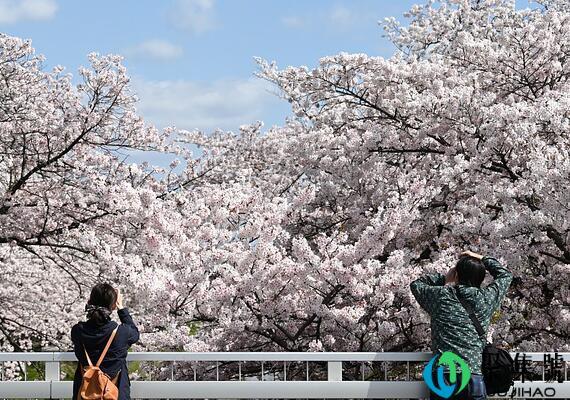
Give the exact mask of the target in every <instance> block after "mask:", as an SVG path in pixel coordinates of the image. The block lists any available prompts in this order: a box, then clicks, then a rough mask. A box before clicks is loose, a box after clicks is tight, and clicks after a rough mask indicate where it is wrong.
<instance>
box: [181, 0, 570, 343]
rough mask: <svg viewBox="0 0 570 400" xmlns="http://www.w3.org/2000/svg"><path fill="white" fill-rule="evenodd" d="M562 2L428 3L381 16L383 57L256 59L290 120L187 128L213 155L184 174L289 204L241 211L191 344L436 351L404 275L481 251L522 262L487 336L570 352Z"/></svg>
mask: <svg viewBox="0 0 570 400" xmlns="http://www.w3.org/2000/svg"><path fill="white" fill-rule="evenodd" d="M568 11H569V10H568V8H567V7H566V6H565V2H555V1H553V2H548V3H545V2H542V3H539V4H538V5H537V7H536V8H534V9H526V10H516V9H515V5H514V2H511V1H442V2H439V3H437V4H436V3H434V2H429V3H428V4H426V5H425V6H416V7H414V8H413V9H412V10H411V11H410V12H409V13H408V17H409V18H410V23H409V26H407V27H402V26H400V25H399V24H398V23H397V22H396V21H395V20H394V19H388V20H387V21H386V24H385V29H386V30H387V33H388V35H389V36H390V37H391V39H392V41H393V42H394V44H395V45H396V46H397V47H398V49H399V50H398V52H397V53H396V54H395V55H394V56H393V57H391V58H390V59H384V58H381V57H373V56H369V55H366V54H344V53H342V54H339V55H336V56H331V57H325V58H323V59H321V60H320V64H319V66H318V67H317V68H314V69H309V68H306V67H301V68H294V67H289V68H286V69H284V70H279V69H278V68H277V67H276V66H275V65H274V64H272V63H268V62H266V61H264V60H259V64H260V69H261V70H260V73H259V75H260V76H261V77H263V78H265V79H268V80H269V81H271V82H273V83H275V84H276V85H277V86H278V87H279V89H280V90H281V93H282V96H283V97H284V98H285V99H286V100H288V101H289V102H290V103H291V106H292V111H293V116H292V118H291V119H290V121H289V122H288V124H287V125H286V126H284V127H277V128H272V129H270V130H269V131H267V132H265V133H262V132H261V130H260V126H250V127H244V129H243V131H242V132H241V134H240V135H235V134H233V133H227V134H221V133H218V134H214V135H201V134H199V133H196V132H188V133H186V134H183V135H182V136H183V137H184V136H185V138H186V139H183V140H185V141H187V142H190V143H195V144H199V145H201V146H203V147H204V148H206V149H208V151H207V152H206V156H205V157H204V159H203V160H201V164H202V167H201V169H200V170H199V171H196V170H195V169H194V167H193V168H192V169H191V170H190V172H189V173H187V174H188V177H184V178H183V179H185V180H186V181H191V182H192V183H191V184H190V186H191V187H192V188H193V190H195V189H196V188H198V187H200V186H202V185H212V186H216V185H219V184H221V183H224V184H229V183H233V182H236V183H237V182H246V183H247V184H249V185H250V186H251V187H253V188H255V189H256V191H258V192H259V194H258V196H260V197H262V198H261V199H260V197H258V199H259V200H258V201H259V202H260V203H259V204H267V203H269V202H272V203H278V204H281V208H280V210H281V214H278V210H271V211H269V212H260V211H259V210H257V209H255V208H254V209H249V211H247V210H244V211H243V216H240V217H239V218H237V217H234V218H233V221H241V222H239V223H238V225H239V224H241V228H239V229H238V232H239V236H240V237H241V238H242V239H244V238H245V239H249V243H248V241H246V242H245V243H244V242H242V251H243V252H245V253H244V254H243V256H239V257H237V259H236V255H237V254H239V252H238V250H236V249H232V250H231V251H230V252H228V253H226V256H225V257H223V258H222V259H223V261H224V264H223V265H224V267H223V270H221V271H217V272H216V273H215V274H214V277H213V278H212V276H210V279H212V281H211V283H210V290H209V291H208V292H207V293H200V295H199V296H196V300H197V302H199V303H200V302H206V304H207V306H206V307H204V308H200V311H199V312H198V313H196V311H194V312H193V313H192V314H193V315H194V318H195V320H198V321H201V322H203V324H204V325H203V326H204V330H203V331H201V332H200V333H199V334H198V335H197V338H200V337H204V338H205V339H204V342H205V343H209V344H215V346H214V347H212V348H221V349H272V350H321V349H322V350H328V351H340V350H354V351H360V350H385V351H401V350H417V349H426V348H428V343H429V334H428V332H429V331H428V330H427V329H426V328H427V323H428V321H427V319H426V316H425V314H424V313H422V312H421V311H420V310H419V308H418V305H417V304H416V302H415V301H414V300H413V299H412V297H411V295H410V293H409V289H408V287H409V286H408V285H409V283H410V281H411V280H412V279H415V278H416V277H417V275H418V274H420V273H423V272H426V271H440V272H445V271H446V270H447V269H448V268H449V267H451V266H452V265H454V263H455V262H456V260H457V254H458V253H459V252H460V251H462V250H464V249H465V248H471V249H472V250H477V251H479V252H482V253H486V254H492V255H494V256H496V257H498V258H499V259H500V260H502V261H503V263H505V265H506V266H507V267H508V268H510V269H511V270H513V271H514V273H515V279H514V281H513V284H512V286H511V289H510V291H509V295H508V298H507V299H506V300H505V303H504V305H503V308H502V309H501V310H500V312H498V313H496V314H495V317H494V318H493V322H494V323H493V325H492V327H491V330H490V334H489V336H490V339H493V340H495V341H497V342H498V343H500V344H502V345H504V346H506V347H507V348H512V349H517V350H523V351H532V350H534V351H540V350H544V349H558V350H567V349H568V338H569V334H570V331H569V323H570V319H569V317H570V314H569V311H568V310H569V309H568V305H569V302H570V291H569V286H568V281H569V280H568V278H569V274H570V267H569V264H570V257H569V255H570V247H569V232H570V231H569V228H570V226H569V225H568V215H569V214H568V210H569V204H570V201H569V200H570V199H569V196H568V191H566V190H565V188H566V186H567V185H568V180H569V176H570V164H569V161H568V160H569V158H568V148H569V146H568V145H569V142H568V128H569V120H568V111H567V110H568V93H569V91H568V81H567V79H568V68H567V66H566V64H565V63H566V62H567V61H566V60H567V55H568V51H569V49H568V48H567V46H566V44H567V43H568V35H569V32H568V29H569V28H568V26H569V25H568V19H569V17H570V14H569V13H568ZM263 197H264V198H263ZM234 200H235V199H232V200H231V201H230V200H229V199H228V202H227V203H225V204H226V205H227V207H229V208H230V209H232V206H231V203H232V201H234ZM248 204H252V205H253V204H256V203H255V202H254V201H253V200H252V201H251V203H248ZM278 221H280V222H279V223H278ZM254 227H255V229H254ZM281 230H282V231H281ZM267 232H272V233H273V234H272V235H271V236H270V237H269V238H268V237H267V235H268V233H267ZM244 235H245V236H244ZM260 247H261V249H260ZM216 251H219V250H216ZM260 251H263V253H262V255H263V257H260V256H261V254H260V253H259V252H260ZM201 254H204V253H201ZM206 254H208V253H206ZM232 260H233V261H232ZM245 260H247V261H245ZM211 263H212V264H216V262H215V261H214V260H212V262H211ZM244 263H245V265H244ZM208 264H209V265H212V264H210V263H208ZM247 268H249V270H248V269H247ZM219 285H222V286H221V287H223V288H224V290H222V289H221V287H220V286H219ZM228 291H229V293H228ZM196 310H198V308H196ZM207 332H213V336H208V333H207ZM202 335H205V336H202ZM214 338H215V339H214ZM192 340H198V339H196V338H194V339H192Z"/></svg>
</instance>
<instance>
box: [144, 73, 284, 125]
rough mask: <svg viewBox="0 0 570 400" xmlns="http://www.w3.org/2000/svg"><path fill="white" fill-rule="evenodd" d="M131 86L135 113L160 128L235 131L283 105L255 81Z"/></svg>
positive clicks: (161, 83) (265, 83) (260, 81)
mask: <svg viewBox="0 0 570 400" xmlns="http://www.w3.org/2000/svg"><path fill="white" fill-rule="evenodd" d="M133 84H134V89H135V91H136V93H137V96H138V98H139V103H138V107H137V108H138V111H139V112H140V114H141V115H142V116H143V117H144V118H145V119H146V120H148V121H149V122H152V123H154V124H155V125H157V126H158V127H160V128H163V127H166V126H171V125H173V126H176V127H177V128H179V129H187V130H193V129H200V130H202V131H205V132H211V131H213V130H215V129H216V128H221V129H225V130H237V128H238V127H239V126H240V125H242V124H248V123H252V122H255V121H256V120H258V119H263V118H264V117H265V116H267V115H268V114H270V113H271V111H272V110H273V109H275V108H276V107H279V106H281V105H282V102H283V101H282V100H281V99H279V98H278V97H277V96H276V95H275V94H273V93H272V92H271V90H274V89H273V87H272V86H271V85H270V84H269V83H268V82H266V81H264V80H262V79H259V78H250V79H241V80H228V79H223V80H218V81H214V82H212V83H201V82H194V81H187V80H178V81H145V80H137V79H135V80H134V81H133Z"/></svg>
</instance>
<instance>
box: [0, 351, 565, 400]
mask: <svg viewBox="0 0 570 400" xmlns="http://www.w3.org/2000/svg"><path fill="white" fill-rule="evenodd" d="M520 354H521V355H522V354H523V353H520ZM524 354H525V355H526V357H527V359H528V360H530V362H531V363H532V364H534V365H537V366H538V367H539V368H542V380H538V381H537V380H533V381H529V380H528V379H527V380H525V381H524V382H522V381H520V380H519V381H516V382H515V386H514V388H513V391H514V396H513V398H558V399H561V398H566V399H570V382H568V380H567V379H568V363H569V362H570V353H557V355H558V357H559V360H560V359H561V360H562V364H563V374H564V382H562V383H559V382H549V381H545V380H544V378H545V370H546V368H547V367H548V365H547V363H544V362H543V361H544V359H545V355H547V354H550V355H551V356H552V358H554V356H555V353H553V352H552V353H524ZM511 355H512V356H513V358H514V357H515V355H516V353H511ZM431 357H432V354H431V353H389V352H385V353H384V352H382V353H364V352H362V353H349V352H346V353H340V352H339V353H324V352H319V353H304V352H303V353H295V352H285V353H278V352H272V353H261V352H226V353H224V352H219V353H215V352H211V353H210V352H209V353H199V352H196V353H183V352H172V353H169V352H140V353H129V355H128V358H127V361H128V362H167V363H169V364H170V365H171V370H170V371H171V374H170V376H169V377H166V378H165V377H164V376H163V377H162V378H163V379H162V380H152V379H151V380H144V381H143V380H135V381H132V382H131V397H132V398H145V399H158V398H160V399H180V398H192V399H199V398H207V399H217V398H233V399H270V398H274V399H277V398H281V399H283V398H286V399H292V398H306V399H308V398H311V399H312V398H319V399H357V398H364V399H366V398H369V399H370V398H374V399H380V398H391V399H400V398H406V399H408V398H429V389H428V388H427V386H426V385H425V384H424V382H423V380H422V379H421V371H420V376H418V374H417V369H418V368H417V367H418V366H421V368H423V365H424V364H425V362H426V361H428V360H429V359H430V358H431ZM70 361H77V359H76V358H75V355H74V354H73V353H68V352H66V353H63V352H42V353H0V368H1V369H0V373H1V378H2V379H1V380H0V398H4V399H16V398H70V397H71V393H72V382H71V381H65V380H61V379H62V368H61V366H62V364H61V363H63V362H70ZM38 362H40V363H45V367H44V370H43V376H42V378H44V380H41V381H37V380H33V381H31V380H25V379H27V373H26V366H28V365H29V364H30V363H38ZM232 362H233V363H237V364H238V373H237V374H235V375H234V376H233V377H232V379H230V380H228V379H223V380H222V379H220V365H223V364H225V365H227V363H232ZM252 362H255V363H260V365H261V374H260V376H259V377H258V378H255V377H253V378H252V377H251V376H249V377H248V376H247V374H245V373H244V374H242V365H244V364H245V363H252ZM10 363H12V365H13V363H20V364H19V365H20V366H21V369H22V370H23V371H24V373H23V375H24V380H5V374H4V372H5V369H6V368H7V367H6V365H8V364H10ZM177 363H178V364H177ZM182 363H191V364H192V365H197V364H199V363H210V364H212V363H214V365H215V366H214V367H213V369H212V371H214V370H215V372H216V373H215V377H216V379H215V380H198V379H197V375H196V370H195V369H193V371H194V374H193V377H192V375H191V376H190V380H175V377H176V374H175V369H176V366H177V365H179V364H182ZM275 363H282V364H283V369H282V370H280V371H279V372H278V373H277V375H275V371H274V370H273V373H274V375H272V376H271V377H270V378H269V379H270V380H268V377H267V374H266V373H265V371H264V365H265V364H272V365H275ZM293 363H295V364H297V370H298V369H299V368H298V364H299V363H304V364H305V365H306V374H305V379H303V380H288V376H287V373H288V372H287V371H288V365H289V366H290V365H291V364H293ZM311 363H326V366H327V368H326V374H325V375H326V376H325V377H324V379H325V380H311V379H310V364H311ZM374 363H380V364H381V365H382V366H383V368H382V369H383V376H380V378H381V379H378V380H369V379H370V375H368V376H367V375H366V370H367V368H370V366H371V365H373V364H374ZM410 363H412V364H415V368H414V367H413V368H412V372H410ZM355 364H357V365H358V364H360V365H361V369H362V374H361V379H360V378H359V379H358V380H343V371H344V369H343V367H345V366H347V365H351V366H352V367H354V365H355ZM392 364H394V365H398V364H399V365H400V366H401V368H400V369H399V371H405V372H404V373H400V376H399V378H398V379H402V377H401V376H402V375H404V376H405V378H403V379H405V380H389V379H388V375H389V370H390V369H389V367H390V366H392ZM376 365H378V364H376ZM403 365H405V369H403ZM192 368H194V367H192ZM163 375H164V374H163ZM192 378H193V379H192ZM375 378H378V377H377V376H375ZM382 378H383V379H382ZM510 394H511V392H509V393H508V394H506V396H503V397H505V398H509V397H510ZM500 397H501V396H493V398H500Z"/></svg>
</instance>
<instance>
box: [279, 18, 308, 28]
mask: <svg viewBox="0 0 570 400" xmlns="http://www.w3.org/2000/svg"><path fill="white" fill-rule="evenodd" d="M281 23H283V25H285V26H288V27H289V28H300V27H302V26H303V25H305V21H303V19H302V18H301V17H296V16H289V17H283V18H281Z"/></svg>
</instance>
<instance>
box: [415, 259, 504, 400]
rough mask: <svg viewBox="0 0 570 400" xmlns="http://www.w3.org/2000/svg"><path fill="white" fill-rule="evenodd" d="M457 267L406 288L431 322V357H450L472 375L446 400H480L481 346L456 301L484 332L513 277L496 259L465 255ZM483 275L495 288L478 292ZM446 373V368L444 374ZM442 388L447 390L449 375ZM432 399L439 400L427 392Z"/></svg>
mask: <svg viewBox="0 0 570 400" xmlns="http://www.w3.org/2000/svg"><path fill="white" fill-rule="evenodd" d="M459 256H460V259H459V261H458V262H457V264H456V266H455V267H453V268H451V269H450V270H449V271H448V272H447V274H446V275H443V274H440V273H434V274H427V275H424V276H421V277H420V278H418V279H416V280H415V281H413V282H412V283H411V284H410V288H411V290H412V293H413V295H414V297H415V298H416V300H417V301H418V303H419V304H420V306H421V307H422V308H423V309H424V310H425V311H426V312H427V313H428V314H429V315H430V318H431V338H432V345H431V348H432V350H433V351H434V352H435V353H443V352H445V351H451V352H453V353H455V354H456V355H458V356H460V357H461V358H462V359H463V360H465V361H466V363H467V365H468V366H469V370H470V372H471V379H470V381H469V384H468V386H467V387H466V388H465V389H464V390H462V391H461V392H460V393H458V394H456V395H455V396H452V397H451V398H450V399H473V400H484V399H485V398H486V397H487V391H486V388H485V383H484V380H483V375H482V371H481V362H482V352H483V342H482V341H481V339H480V338H479V335H478V334H477V330H476V328H475V326H474V325H473V322H472V321H471V319H470V318H469V315H468V314H467V311H466V310H465V308H464V307H463V306H462V305H461V302H460V301H459V298H458V295H459V296H462V297H463V299H464V300H465V301H466V302H467V303H468V304H469V305H470V306H471V308H473V310H474V312H475V316H476V317H477V319H478V320H479V321H480V322H481V325H482V326H483V329H484V331H485V332H487V329H488V327H489V324H490V322H491V317H492V315H493V313H494V312H495V311H496V310H497V309H498V308H499V307H500V306H501V302H502V301H503V299H504V297H505V295H506V293H507V289H508V288H509V285H510V283H511V280H512V278H513V274H512V273H511V272H510V271H509V270H507V269H506V268H505V267H503V266H502V265H501V263H500V262H499V261H498V260H497V259H496V258H494V257H491V256H488V255H486V256H483V255H481V254H477V253H474V252H472V251H464V252H462V253H461V254H460V255H459ZM486 272H489V274H490V275H491V276H492V277H493V278H494V279H493V282H491V283H490V284H489V285H487V286H485V287H481V284H482V283H483V280H484V279H485V274H486ZM446 369H447V368H446ZM444 381H445V384H447V385H448V386H451V384H450V383H451V382H450V379H449V372H448V371H446V372H445V374H444ZM430 398H431V399H440V397H439V396H438V395H436V394H435V393H432V392H431V391H430Z"/></svg>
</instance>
